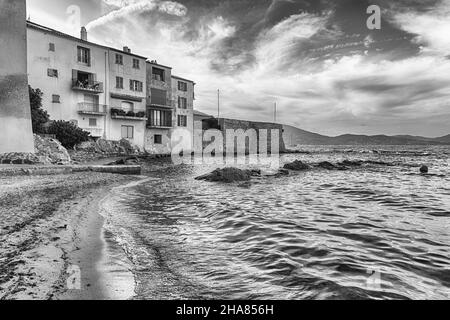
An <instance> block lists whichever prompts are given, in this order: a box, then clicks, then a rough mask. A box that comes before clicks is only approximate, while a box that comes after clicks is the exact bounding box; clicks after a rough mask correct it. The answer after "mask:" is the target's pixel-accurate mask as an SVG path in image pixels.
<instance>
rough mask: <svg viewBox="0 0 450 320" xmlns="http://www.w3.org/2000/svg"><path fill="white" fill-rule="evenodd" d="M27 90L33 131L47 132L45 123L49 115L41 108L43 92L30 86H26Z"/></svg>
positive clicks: (37, 132)
mask: <svg viewBox="0 0 450 320" xmlns="http://www.w3.org/2000/svg"><path fill="white" fill-rule="evenodd" d="M28 91H29V93H30V105H31V123H32V126H33V132H34V133H36V134H44V133H47V132H46V131H47V130H46V124H47V123H48V122H49V121H50V116H49V115H48V113H47V111H45V110H44V109H42V96H43V94H44V93H43V92H42V91H41V90H40V89H33V88H31V86H28Z"/></svg>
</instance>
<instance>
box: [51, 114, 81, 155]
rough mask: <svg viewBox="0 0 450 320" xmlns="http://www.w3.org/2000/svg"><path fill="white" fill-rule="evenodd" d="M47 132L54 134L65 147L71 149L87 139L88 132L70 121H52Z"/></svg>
mask: <svg viewBox="0 0 450 320" xmlns="http://www.w3.org/2000/svg"><path fill="white" fill-rule="evenodd" d="M48 133H49V134H54V135H55V136H56V139H58V140H59V141H60V142H61V144H62V145H63V146H64V147H65V148H66V149H73V147H74V146H76V145H77V144H79V143H81V142H85V141H88V140H89V135H90V133H89V132H86V131H84V130H82V129H80V128H78V127H77V126H76V125H74V124H73V123H71V122H67V121H62V120H61V121H53V122H52V123H51V125H50V127H49V128H48Z"/></svg>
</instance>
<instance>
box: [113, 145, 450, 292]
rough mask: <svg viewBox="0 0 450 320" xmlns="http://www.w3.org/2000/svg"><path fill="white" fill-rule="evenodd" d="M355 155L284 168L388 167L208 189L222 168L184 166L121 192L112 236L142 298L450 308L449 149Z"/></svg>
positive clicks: (333, 152) (333, 153)
mask: <svg viewBox="0 0 450 320" xmlns="http://www.w3.org/2000/svg"><path fill="white" fill-rule="evenodd" d="M352 148H354V147H330V148H326V147H320V148H311V147H310V148H307V147H305V148H303V150H309V151H310V152H311V153H310V154H295V155H285V156H282V158H281V160H280V161H281V165H282V164H283V163H286V162H290V161H293V160H295V159H300V160H303V161H306V162H310V163H314V162H319V161H325V160H326V161H330V162H333V163H336V162H338V161H340V160H345V159H349V160H355V159H358V160H372V161H378V162H385V164H366V165H364V166H362V167H355V168H352V169H351V170H349V171H326V170H319V169H317V170H311V171H308V172H302V173H294V174H292V175H290V176H288V177H263V178H258V179H255V180H254V181H252V183H251V185H239V184H238V183H234V184H221V183H209V182H202V181H196V180H194V178H195V177H197V176H199V175H201V174H204V173H207V172H210V171H211V170H214V169H215V168H216V166H205V165H182V166H177V167H172V168H167V169H163V170H159V171H156V172H148V173H147V175H148V179H146V180H144V181H142V182H140V183H135V184H132V185H129V186H127V187H123V188H119V189H116V190H114V193H113V194H112V195H111V197H110V198H109V199H108V200H107V201H106V203H105V206H106V207H105V208H106V210H107V220H108V228H109V229H110V231H112V232H113V233H114V234H115V235H116V237H117V240H118V241H119V242H120V244H121V245H122V246H123V248H124V249H125V250H126V253H127V255H128V257H129V258H130V260H131V261H132V265H133V273H134V274H135V277H136V283H137V288H136V298H138V299H144V298H145V299H179V298H193V299H196V298H198V299H202V298H219V299H379V298H388V299H431V298H434V299H450V232H449V230H450V229H449V228H450V183H449V182H450V176H449V156H450V151H449V149H448V148H444V147H431V148H423V147H420V148H414V147H408V148H407V149H404V150H399V149H398V147H395V148H394V147H385V148H379V147H377V149H378V152H376V153H374V152H372V149H370V148H356V149H353V150H352ZM386 164H389V165H386ZM420 164H427V165H429V166H430V173H432V174H431V175H427V176H424V175H419V174H417V173H418V170H419V168H418V165H420Z"/></svg>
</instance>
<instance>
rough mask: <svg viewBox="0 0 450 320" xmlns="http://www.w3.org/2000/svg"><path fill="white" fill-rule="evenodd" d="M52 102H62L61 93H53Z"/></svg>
mask: <svg viewBox="0 0 450 320" xmlns="http://www.w3.org/2000/svg"><path fill="white" fill-rule="evenodd" d="M52 103H61V97H60V95H59V94H53V95H52Z"/></svg>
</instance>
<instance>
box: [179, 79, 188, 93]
mask: <svg viewBox="0 0 450 320" xmlns="http://www.w3.org/2000/svg"><path fill="white" fill-rule="evenodd" d="M178 90H180V91H184V92H187V83H186V82H182V81H178Z"/></svg>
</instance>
